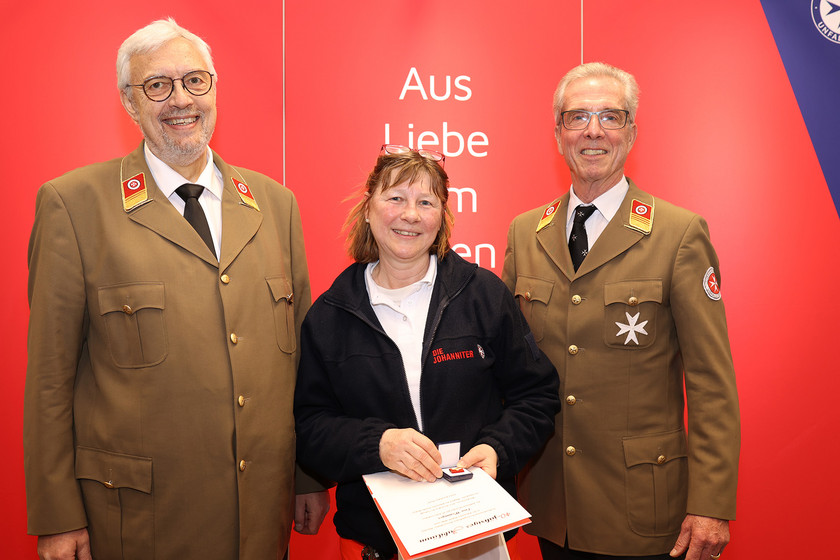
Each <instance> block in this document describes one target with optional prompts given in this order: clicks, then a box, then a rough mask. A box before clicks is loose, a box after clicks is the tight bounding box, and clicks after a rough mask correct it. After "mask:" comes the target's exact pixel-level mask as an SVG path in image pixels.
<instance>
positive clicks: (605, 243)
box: [569, 179, 653, 276]
mask: <svg viewBox="0 0 840 560" xmlns="http://www.w3.org/2000/svg"><path fill="white" fill-rule="evenodd" d="M627 181H628V182H629V184H630V189H629V190H628V191H627V194H626V195H625V197H624V200H623V201H622V202H621V207H620V208H619V209H618V212H617V213H616V215H615V216H613V219H612V220H610V223H609V224H607V227H606V228H605V229H604V231H603V233H601V235H600V236H599V237H598V240H597V241H596V242H595V245H593V247H592V249H591V250H590V251H589V254H588V255H586V258H585V259H583V263H582V264H581V265H580V268H579V269H578V271H577V275H578V276H582V275H584V274H587V273H589V272H592V271H593V270H595V269H596V268H598V267H599V266H601V265H603V264H605V263H607V262H609V261H611V260H612V259H614V258H615V257H617V256H618V255H620V254H621V253H623V252H624V251H626V250H627V249H629V248H630V247H632V246H633V245H635V244H636V243H638V242H639V241H640V240H641V239H642V238H643V237H644V236H645V234H643V233H642V232H640V231H638V230H635V229H631V228H630V227H628V225H629V223H630V209H631V204H632V202H633V200H634V199H635V200H639V201H641V202H644V203H646V204H650V205H653V197H652V196H651V195H649V194H647V193H646V192H644V191H642V190H641V189H639V188H638V187H636V185H635V184H634V183H633V181H630V179H628V180H627ZM569 261H571V257H569Z"/></svg>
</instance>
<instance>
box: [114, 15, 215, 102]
mask: <svg viewBox="0 0 840 560" xmlns="http://www.w3.org/2000/svg"><path fill="white" fill-rule="evenodd" d="M179 37H183V38H184V39H186V40H187V41H189V42H190V43H192V44H193V45H194V46H195V48H197V49H198V51H199V52H200V53H201V57H202V58H203V59H204V62H205V63H206V64H207V70H208V71H209V72H210V73H211V74H215V73H216V70H215V69H214V68H213V57H212V56H211V55H210V45H208V44H207V43H206V42H205V41H204V39H202V38H201V37H199V36H198V35H195V34H194V33H191V32H189V31H187V30H186V29H184V28H183V27H181V26H180V25H178V24H177V23H175V20H174V19H172V18H171V17H170V18H168V19H159V20H157V21H153V22H152V23H150V24H149V25H147V26H146V27H143V28H142V29H138V30H137V31H135V32H134V33H132V34H131V36H130V37H129V38H128V39H126V40H125V41H123V44H122V45H121V46H120V49H119V51H117V87H118V88H119V89H124V88H125V87H127V86H128V85H129V80H130V79H131V58H132V57H133V56H135V55H138V54H145V53H149V52H152V51H155V50H157V49H159V48H160V47H162V46H163V45H164V44H165V43H167V42H169V41H171V40H172V39H177V38H179ZM216 80H217V81H218V77H216Z"/></svg>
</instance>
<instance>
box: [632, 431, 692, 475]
mask: <svg viewBox="0 0 840 560" xmlns="http://www.w3.org/2000/svg"><path fill="white" fill-rule="evenodd" d="M623 443H624V462H625V464H626V465H627V467H628V468H630V467H635V466H636V465H643V464H653V465H661V464H662V463H667V462H668V461H671V460H672V459H676V458H679V457H687V456H688V446H687V445H686V440H685V432H684V431H683V430H677V431H675V432H666V433H664V434H652V435H646V436H634V437H626V438H624V440H623Z"/></svg>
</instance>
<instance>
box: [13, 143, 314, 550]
mask: <svg viewBox="0 0 840 560" xmlns="http://www.w3.org/2000/svg"><path fill="white" fill-rule="evenodd" d="M213 159H214V162H215V164H216V166H217V167H218V168H219V170H220V171H221V173H222V178H223V181H224V194H223V198H222V222H223V226H222V241H221V262H218V261H217V260H216V257H215V255H214V254H213V253H212V252H211V251H210V250H209V249H208V248H207V247H206V246H205V245H204V243H203V242H202V240H201V238H200V237H199V236H198V234H197V233H196V232H195V231H194V230H193V229H192V227H191V226H190V225H189V223H188V222H187V221H186V220H184V218H183V217H182V216H181V215H180V214H179V213H178V211H177V210H176V209H175V207H173V206H172V204H171V203H170V202H169V201H168V200H167V199H166V198H165V197H164V196H163V194H162V193H161V192H160V190H159V189H158V188H157V186H156V185H155V183H154V179H153V178H152V175H151V173H150V171H149V168H148V167H147V165H146V161H145V158H144V155H143V147H142V145H141V146H140V148H138V149H137V150H135V151H134V152H132V153H131V154H129V155H127V156H126V157H124V158H122V159H116V160H112V161H108V162H105V163H99V164H95V165H91V166H87V167H84V168H81V169H77V170H75V171H72V172H70V173H68V174H66V175H64V176H62V177H59V178H57V179H55V180H53V181H50V182H48V183H46V184H45V185H43V186H42V187H41V189H40V190H39V192H38V197H37V202H36V213H35V223H34V227H33V231H32V237H31V240H30V247H29V272H30V277H29V299H30V312H31V315H30V325H29V358H28V367H27V376H26V390H25V404H24V449H25V453H24V462H25V471H26V490H27V506H28V517H29V526H28V527H29V532H30V533H32V534H36V535H41V534H52V533H58V532H64V531H69V530H74V529H78V528H81V527H85V526H87V527H88V530H89V533H90V536H91V540H92V548H93V557H94V558H96V559H97V560H110V559H116V558H125V559H141V560H151V559H173V560H174V559H179V560H184V559H191V558H197V559H198V558H201V559H214V558H218V559H225V560H227V559H231V558H240V559H254V560H265V559H267V558H275V557H276V555H277V551H278V549H282V550H285V548H286V545H287V543H288V538H289V529H290V526H291V523H292V520H293V497H294V489H293V483H294V460H295V435H294V418H293V416H292V398H293V394H294V385H295V374H296V371H295V370H296V363H297V350H298V348H297V338H298V333H299V327H300V324H301V321H302V319H303V316H304V314H305V313H306V311H307V309H308V307H309V304H310V300H311V294H310V286H309V276H308V271H307V266H306V261H305V256H304V243H303V235H302V229H301V223H300V216H299V212H298V208H297V203H296V202H295V199H294V196H293V195H292V193H291V192H290V191H289V190H287V189H286V188H284V187H282V186H281V185H279V184H277V183H276V182H274V181H272V180H271V179H269V178H268V177H265V176H263V175H260V174H258V173H255V172H253V171H248V170H245V169H239V168H235V167H232V166H229V165H227V164H226V163H225V162H224V161H222V160H221V158H219V156H218V155H216V154H215V153H214V154H213ZM138 174H142V177H138ZM130 178H136V179H139V178H142V179H143V180H144V182H145V187H146V191H147V194H148V198H149V200H148V201H147V202H146V203H142V204H138V205H136V206H134V207H130V206H131V203H129V204H128V206H129V207H130V208H129V209H128V210H126V209H124V205H123V195H122V192H123V187H122V183H123V181H127V180H128V179H130ZM234 181H240V182H242V183H245V184H246V185H247V187H248V188H249V189H250V193H252V195H253V198H254V200H256V203H257V205H258V206H259V209H256V208H254V207H252V206H250V205H247V204H245V198H244V197H242V196H240V195H239V192H238V191H237V188H236V186H235V183H234ZM137 184H138V183H136V182H135V183H133V184H132V185H131V186H137ZM139 190H140V191H142V187H141V188H140V189H139ZM246 190H247V189H246ZM137 191H138V189H135V191H133V192H137ZM126 192H127V193H129V194H131V192H132V191H130V190H126ZM141 198H142V197H141ZM315 489H316V488H312V489H311V490H315ZM311 490H310V491H311Z"/></svg>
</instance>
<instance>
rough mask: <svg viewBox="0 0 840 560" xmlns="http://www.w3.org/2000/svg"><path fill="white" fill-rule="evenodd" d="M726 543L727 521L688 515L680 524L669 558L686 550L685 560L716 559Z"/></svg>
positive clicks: (727, 540) (727, 537)
mask: <svg viewBox="0 0 840 560" xmlns="http://www.w3.org/2000/svg"><path fill="white" fill-rule="evenodd" d="M728 542H729V521H727V520H726V519H716V518H714V517H703V516H702V515H691V514H688V515H686V516H685V520H684V521H683V522H682V526H681V527H680V536H679V537H677V542H676V544H674V549H673V550H672V551H671V556H673V557H676V556H679V555H680V554H682V553H683V552H685V551H686V550H688V554H686V556H685V560H709V558H718V557H720V555H721V554H722V553H723V549H724V548H725V547H726V545H727V543H728Z"/></svg>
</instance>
